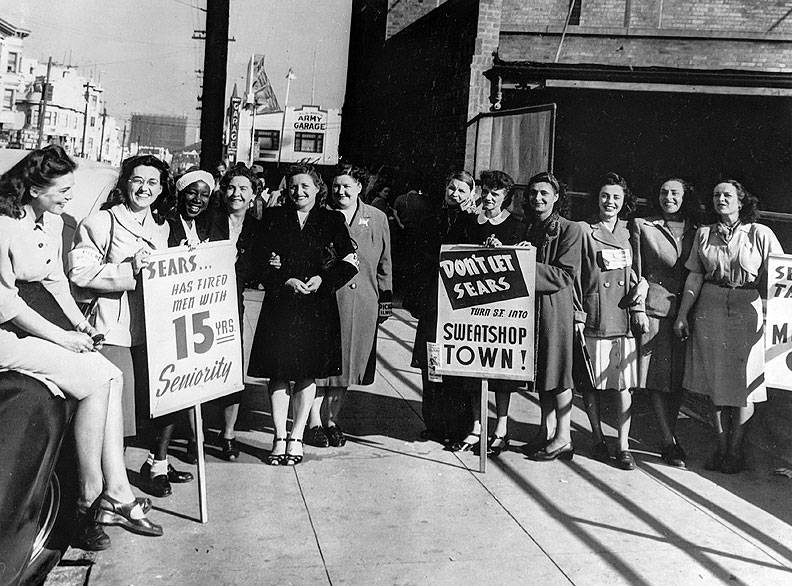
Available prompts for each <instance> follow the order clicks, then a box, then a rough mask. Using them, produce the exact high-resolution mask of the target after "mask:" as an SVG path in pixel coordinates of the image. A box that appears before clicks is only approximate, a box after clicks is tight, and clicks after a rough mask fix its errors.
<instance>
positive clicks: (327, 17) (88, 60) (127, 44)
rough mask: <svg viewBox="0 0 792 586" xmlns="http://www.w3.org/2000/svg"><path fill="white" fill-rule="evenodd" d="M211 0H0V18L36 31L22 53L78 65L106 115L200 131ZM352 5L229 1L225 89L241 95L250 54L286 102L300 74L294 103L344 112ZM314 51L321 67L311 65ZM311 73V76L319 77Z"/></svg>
mask: <svg viewBox="0 0 792 586" xmlns="http://www.w3.org/2000/svg"><path fill="white" fill-rule="evenodd" d="M206 2H207V0H57V1H53V0H0V18H3V19H5V20H7V21H9V22H10V23H11V24H13V25H16V26H21V27H24V28H27V29H29V30H30V31H31V33H30V36H29V37H27V38H26V39H25V45H24V50H23V56H25V57H33V58H38V59H39V60H41V61H43V62H45V63H46V61H47V57H48V56H50V55H51V56H52V58H53V60H54V61H56V62H61V63H63V62H65V63H69V62H71V63H72V64H75V65H78V66H79V67H80V70H81V73H83V74H85V73H90V72H94V76H95V77H96V78H99V79H100V80H101V84H102V86H103V87H104V97H105V99H106V101H107V110H108V114H110V115H112V116H114V117H116V118H118V119H122V120H123V119H125V118H128V117H129V115H130V114H131V113H133V112H139V113H145V114H172V115H187V116H188V117H189V118H190V126H191V128H192V129H196V128H197V127H198V121H199V120H200V111H198V110H196V109H195V107H196V106H197V105H198V101H197V99H196V97H197V96H198V94H199V93H200V89H199V83H200V81H199V77H198V75H197V74H196V73H195V70H198V69H202V68H203V54H204V43H203V41H199V40H193V39H192V36H193V31H194V30H205V18H206V13H205V12H203V11H202V10H200V9H199V8H205V7H206ZM351 4H352V1H351V0H231V15H230V19H229V37H231V38H234V39H236V40H235V41H233V42H230V43H229V46H228V88H227V95H228V96H230V91H231V87H232V86H233V83H234V82H235V81H236V82H237V83H238V84H239V89H240V92H241V93H244V87H245V79H246V72H247V64H248V61H249V60H250V55H251V53H263V54H265V55H266V61H265V67H266V70H267V74H268V75H269V78H270V81H271V83H272V85H273V88H274V90H275V94H276V95H277V96H278V100H279V102H280V104H281V106H283V101H284V94H285V90H286V73H287V71H288V70H289V68H290V67H291V68H292V69H293V70H294V72H295V75H296V79H294V80H293V81H292V83H291V88H290V94H289V104H291V105H298V104H310V103H311V95H312V94H311V88H312V79H313V80H314V83H313V86H314V91H315V100H314V102H315V103H316V104H317V105H320V106H322V107H325V108H339V107H341V105H342V103H343V99H344V88H345V85H346V67H347V51H348V47H349V20H350V14H351ZM314 55H315V56H316V57H315V68H314ZM314 71H315V75H314Z"/></svg>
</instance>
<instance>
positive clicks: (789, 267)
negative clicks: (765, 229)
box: [765, 254, 792, 391]
mask: <svg viewBox="0 0 792 586" xmlns="http://www.w3.org/2000/svg"><path fill="white" fill-rule="evenodd" d="M765 384H766V385H767V386H768V387H774V388H776V389H784V390H787V391H792V254H771V255H770V256H769V258H768V260H767V322H766V324H765Z"/></svg>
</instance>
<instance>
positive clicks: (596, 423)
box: [580, 173, 638, 470]
mask: <svg viewBox="0 0 792 586" xmlns="http://www.w3.org/2000/svg"><path fill="white" fill-rule="evenodd" d="M594 201H595V202H596V204H597V207H598V213H597V215H596V216H594V217H593V218H592V219H590V220H588V221H586V222H581V223H580V225H581V227H582V228H583V234H584V238H583V255H582V265H581V288H582V295H583V309H584V311H585V312H586V326H585V330H584V334H585V338H586V348H587V349H588V353H589V355H590V356H591V361H592V366H593V369H594V379H595V380H594V388H593V389H581V390H582V391H583V398H584V401H585V403H586V412H587V414H588V418H589V422H590V424H591V433H592V435H593V436H594V448H593V456H594V457H595V458H596V459H598V460H602V461H608V460H610V452H609V451H608V446H607V445H606V444H605V440H604V436H603V434H602V424H601V422H600V410H599V393H600V391H605V390H614V391H616V392H617V396H618V407H619V422H618V429H619V446H618V450H617V454H616V463H617V465H618V467H619V468H621V469H622V470H633V469H634V468H635V459H634V458H633V455H632V454H631V453H630V447H629V436H630V420H631V409H632V395H631V389H632V388H634V387H636V386H638V352H637V347H636V343H635V338H634V337H633V334H632V330H631V325H630V313H631V311H636V310H637V307H631V306H630V304H631V303H632V302H633V297H634V292H633V287H634V286H635V285H636V284H637V278H636V275H635V271H634V270H633V267H632V262H633V256H634V255H633V250H632V246H631V243H630V232H629V230H628V229H627V221H626V220H624V219H622V218H626V217H627V216H628V215H629V214H630V213H631V212H632V210H633V209H634V199H633V196H632V193H630V189H629V187H628V186H627V181H625V179H624V178H623V177H621V176H620V175H618V174H616V173H608V174H606V175H605V177H604V178H603V180H602V181H601V183H600V184H599V187H598V188H597V189H596V190H595V191H594Z"/></svg>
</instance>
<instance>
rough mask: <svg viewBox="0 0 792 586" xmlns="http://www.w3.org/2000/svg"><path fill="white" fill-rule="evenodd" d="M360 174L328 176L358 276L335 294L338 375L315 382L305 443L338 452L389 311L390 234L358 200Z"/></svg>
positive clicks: (353, 170) (349, 169) (342, 171)
mask: <svg viewBox="0 0 792 586" xmlns="http://www.w3.org/2000/svg"><path fill="white" fill-rule="evenodd" d="M367 179H368V177H367V174H366V172H365V171H364V170H363V169H361V168H360V167H356V166H354V165H349V164H344V165H341V166H340V167H339V168H338V170H337V171H336V174H335V177H333V191H332V193H331V194H330V197H329V199H330V205H331V207H332V208H333V209H336V210H338V212H339V213H340V214H341V215H342V216H343V217H344V220H345V222H346V225H347V227H348V229H349V233H350V235H351V236H352V238H353V239H354V241H355V244H356V245H357V255H358V261H359V263H360V267H359V271H358V274H357V275H355V276H354V277H352V279H351V280H350V282H349V283H348V284H346V285H345V286H344V287H341V288H339V289H338V291H337V292H336V299H337V301H338V310H339V314H340V317H341V355H342V357H343V364H342V369H341V375H340V376H332V377H329V378H326V379H321V380H317V381H316V384H317V393H316V399H315V400H314V404H313V407H312V408H311V415H310V422H309V426H310V429H309V431H308V436H307V439H306V442H307V443H308V444H310V445H315V446H317V447H328V446H332V447H340V446H343V445H344V444H345V443H346V438H345V437H344V432H343V431H342V430H341V427H340V426H339V425H338V421H337V420H338V415H339V413H340V412H341V407H342V405H343V401H344V397H345V396H346V391H347V388H348V387H349V385H370V384H371V383H373V382H374V372H375V369H376V366H377V324H378V323H381V322H383V321H385V319H387V318H388V316H389V314H390V310H391V301H392V291H393V284H392V280H391V255H390V231H389V229H388V218H387V217H386V216H385V214H384V213H382V212H381V211H380V210H378V209H376V208H375V207H373V206H370V205H368V204H367V203H364V202H363V200H362V199H361V198H360V193H361V192H362V190H363V185H365V184H366V181H367Z"/></svg>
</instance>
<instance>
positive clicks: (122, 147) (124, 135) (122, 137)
mask: <svg viewBox="0 0 792 586" xmlns="http://www.w3.org/2000/svg"><path fill="white" fill-rule="evenodd" d="M125 146H126V120H124V132H123V133H122V134H121V160H122V161H123V160H124V147H125Z"/></svg>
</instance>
